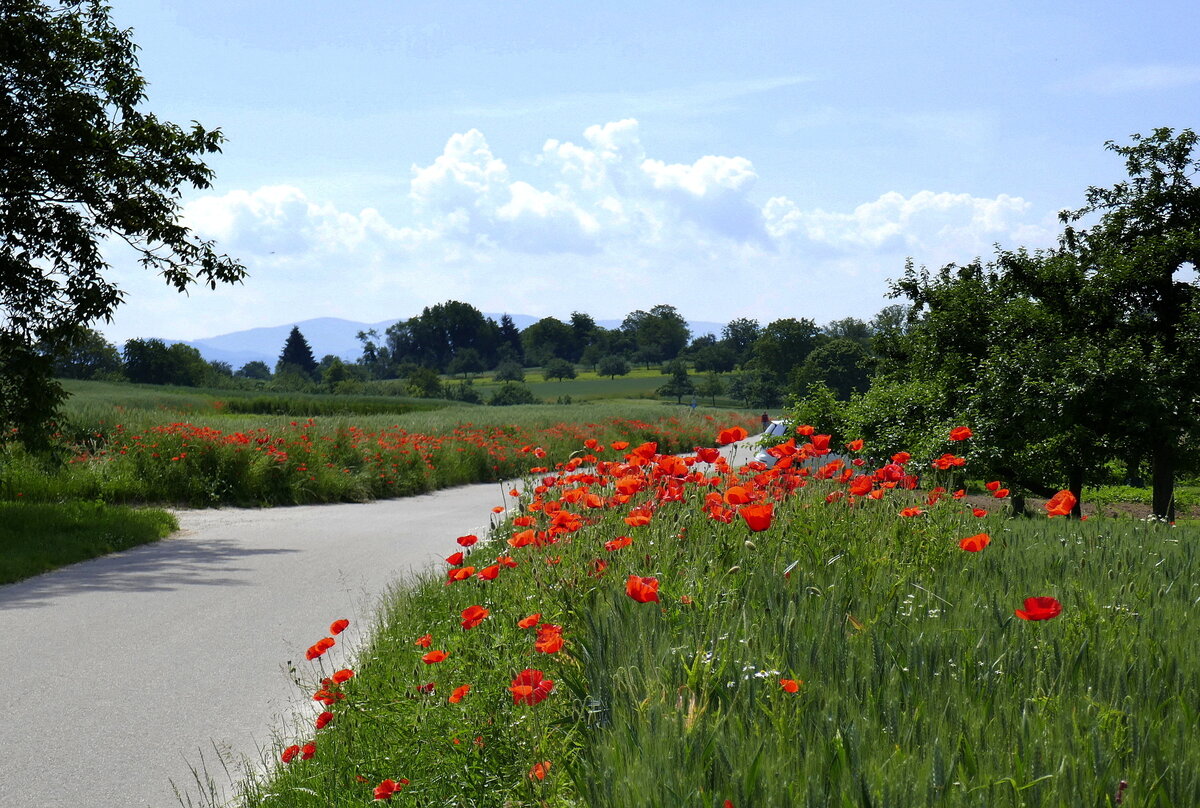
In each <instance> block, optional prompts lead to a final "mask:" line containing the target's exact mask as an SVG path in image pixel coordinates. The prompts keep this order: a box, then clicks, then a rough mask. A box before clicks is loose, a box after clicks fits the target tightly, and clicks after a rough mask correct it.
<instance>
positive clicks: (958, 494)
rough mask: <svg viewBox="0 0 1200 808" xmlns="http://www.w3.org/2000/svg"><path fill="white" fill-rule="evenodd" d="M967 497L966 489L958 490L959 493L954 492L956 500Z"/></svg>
mask: <svg viewBox="0 0 1200 808" xmlns="http://www.w3.org/2000/svg"><path fill="white" fill-rule="evenodd" d="M966 495H967V492H966V489H964V488H960V489H958V490H957V491H955V492H954V494H953V496H954V498H955V499H962V498H963V497H965V496H966Z"/></svg>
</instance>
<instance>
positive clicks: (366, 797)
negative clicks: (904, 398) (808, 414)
mask: <svg viewBox="0 0 1200 808" xmlns="http://www.w3.org/2000/svg"><path fill="white" fill-rule="evenodd" d="M802 451H804V450H802ZM742 459H745V458H744V457H743V458H742ZM691 462H692V461H688V460H684V459H679V458H674V457H670V456H664V455H661V454H658V453H656V451H655V449H654V448H653V447H643V448H637V447H634V451H633V453H632V454H625V455H623V457H622V459H620V460H618V461H616V462H602V463H600V464H599V465H598V466H597V468H596V470H595V472H591V471H583V470H578V469H572V468H570V467H566V468H560V469H557V470H556V471H555V472H554V473H551V474H539V475H535V476H534V479H533V480H532V481H531V484H530V486H529V488H528V489H527V490H529V491H531V492H532V494H531V495H530V496H527V497H525V498H523V499H522V500H521V504H522V510H521V514H520V516H518V517H516V518H514V519H512V520H510V521H509V522H507V523H505V524H503V525H501V526H500V527H499V528H498V529H497V530H495V531H493V533H492V535H489V536H485V537H480V540H479V541H478V542H475V541H474V537H460V538H459V540H457V541H456V539H455V537H452V536H447V537H446V554H447V565H446V567H445V568H444V569H443V570H442V571H440V572H433V573H430V574H429V576H428V577H427V578H426V579H425V581H424V582H423V584H422V585H420V586H417V587H415V588H412V589H410V590H405V591H402V592H399V593H397V595H396V596H395V598H394V599H393V601H392V602H391V603H390V605H389V606H388V608H387V609H386V610H385V611H384V612H383V614H382V615H381V616H380V618H379V622H378V625H377V626H376V627H375V635H374V637H375V638H374V641H373V643H372V644H371V646H370V647H369V648H367V649H366V650H365V652H364V653H361V654H359V655H358V656H357V658H356V659H349V658H347V657H344V656H342V655H341V649H340V647H339V646H338V645H337V640H336V639H335V636H336V632H337V631H338V630H340V626H339V625H338V624H336V623H334V624H333V625H331V626H330V627H329V628H330V630H331V632H332V633H331V634H330V635H329V636H327V637H326V638H325V639H324V640H322V639H321V637H322V635H323V634H324V633H325V632H324V631H323V630H322V627H315V630H314V635H313V640H314V643H315V644H314V645H313V646H312V647H311V648H310V649H309V650H308V653H307V657H308V658H309V660H310V662H309V663H308V664H307V667H305V666H304V665H302V670H303V671H306V673H303V674H302V675H303V676H304V677H305V679H304V681H305V685H306V687H307V688H308V689H307V690H306V691H305V693H304V694H303V695H302V696H301V698H303V699H305V700H307V699H308V697H309V696H312V698H313V699H314V700H313V701H312V702H311V704H312V707H311V716H312V721H314V722H315V727H314V724H312V723H309V724H308V725H307V726H298V727H296V735H295V736H294V737H291V738H287V739H285V740H284V741H283V742H281V744H280V746H279V748H278V749H277V752H279V754H280V755H281V759H280V762H278V763H277V770H276V772H275V773H274V775H273V776H271V777H269V778H267V779H263V780H259V781H253V780H252V781H247V782H246V783H244V784H243V792H244V796H245V798H246V799H247V801H248V804H250V805H255V806H264V808H265V806H307V805H313V806H317V805H320V806H342V805H346V806H348V805H361V804H365V803H368V802H370V801H371V799H372V797H374V798H375V799H377V800H383V799H391V800H393V801H394V802H396V803H397V804H436V805H456V804H461V805H468V804H469V805H480V806H483V805H496V806H501V805H553V806H597V808H599V806H643V805H656V806H715V807H717V808H720V807H721V806H725V808H728V807H729V806H760V805H794V806H818V805H820V806H824V805H841V806H871V805H904V806H908V805H934V804H936V805H949V806H1014V808H1015V806H1062V807H1063V808H1068V806H1070V807H1071V808H1074V806H1080V805H1094V806H1107V805H1113V804H1117V803H1120V804H1123V805H1137V806H1183V805H1195V804H1200V760H1198V759H1197V758H1196V755H1197V753H1196V751H1195V747H1194V744H1193V743H1192V742H1191V739H1192V738H1194V737H1195V734H1196V731H1197V720H1198V718H1197V716H1198V714H1197V712H1196V708H1195V705H1194V704H1192V703H1191V702H1190V695H1189V694H1192V693H1195V692H1197V688H1200V653H1198V652H1197V650H1196V647H1195V644H1194V643H1192V642H1190V640H1189V639H1188V638H1190V637H1194V636H1195V634H1196V632H1197V631H1200V618H1197V615H1196V612H1195V608H1194V601H1195V598H1196V592H1197V590H1198V589H1200V577H1198V576H1200V571H1198V568H1197V563H1196V562H1197V561H1198V560H1200V559H1197V557H1196V555H1197V550H1196V547H1197V546H1200V545H1198V544H1197V539H1200V535H1197V531H1196V529H1195V528H1194V527H1171V526H1167V525H1163V524H1160V523H1153V522H1141V521H1134V520H1128V519H1126V520H1111V519H1102V518H1093V519H1091V520H1088V521H1086V522H1079V521H1067V520H1064V519H1061V518H1056V519H1047V518H1046V517H1045V516H1041V517H1038V518H1035V519H1029V520H1008V519H1005V518H1003V516H1002V507H1001V506H1002V505H1003V503H1002V501H1000V500H995V505H994V506H993V507H990V508H985V509H979V510H982V511H983V512H982V513H980V512H979V510H976V509H973V508H972V507H970V506H967V505H966V504H964V503H963V502H962V501H961V500H959V499H955V498H953V497H951V496H949V495H946V496H943V497H937V496H932V497H930V498H927V497H926V495H923V494H920V495H919V494H917V493H916V492H905V491H903V490H897V489H889V488H887V487H886V484H885V483H884V482H883V480H884V479H885V478H884V477H882V476H881V475H880V474H877V473H876V474H873V473H872V469H871V468H870V467H869V466H868V467H866V468H865V469H862V470H858V469H854V468H853V467H852V466H849V465H842V463H841V461H837V462H836V464H832V465H826V466H824V467H822V465H821V464H822V463H823V462H824V461H817V462H816V463H813V462H809V463H807V464H805V465H801V464H799V463H797V464H795V465H794V466H792V467H791V468H790V469H779V470H772V471H766V470H763V469H762V468H761V467H757V468H756V467H754V466H741V467H738V466H737V465H736V464H735V465H732V466H731V465H724V464H723V463H721V462H720V461H718V462H717V464H716V465H715V466H712V467H709V466H705V465H704V464H699V465H691ZM910 468H911V469H912V470H913V471H912V473H914V474H919V473H922V470H921V464H920V463H919V462H918V461H916V460H914V461H912V463H911V465H910ZM956 482H957V480H956V479H955V478H952V477H950V476H948V475H942V476H941V477H937V478H931V479H930V483H939V484H941V485H942V486H944V487H946V488H951V487H952V486H954V485H955V484H956ZM868 492H869V493H871V494H872V496H867V494H868ZM875 492H881V493H880V494H879V495H878V496H879V499H875V498H874V495H875ZM930 500H932V501H930ZM337 617H338V615H330V619H331V621H332V620H335V619H336V618H337ZM298 650H299V649H298ZM314 694H315V695H314ZM293 743H294V744H295V745H294V746H290V745H289V744H293Z"/></svg>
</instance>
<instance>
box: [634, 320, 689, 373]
mask: <svg viewBox="0 0 1200 808" xmlns="http://www.w3.org/2000/svg"><path fill="white" fill-rule="evenodd" d="M621 330H622V331H624V332H625V333H626V334H628V335H629V336H630V337H631V338H632V340H633V343H634V345H635V346H636V351H635V357H637V358H638V359H639V360H640V361H641V362H644V363H645V364H646V365H647V366H649V365H652V364H655V363H657V362H665V361H667V360H670V359H674V358H675V357H677V356H678V355H679V352H680V351H682V350H683V348H684V346H685V345H687V343H688V337H689V336H690V334H691V331H690V329H689V328H688V324H687V321H686V320H684V319H683V317H681V316H680V315H679V313H678V312H677V311H675V307H674V306H666V305H658V306H655V307H654V308H652V309H650V311H648V312H645V311H641V310H638V311H634V312H631V313H630V314H629V315H627V316H626V317H625V319H624V321H622V323H621Z"/></svg>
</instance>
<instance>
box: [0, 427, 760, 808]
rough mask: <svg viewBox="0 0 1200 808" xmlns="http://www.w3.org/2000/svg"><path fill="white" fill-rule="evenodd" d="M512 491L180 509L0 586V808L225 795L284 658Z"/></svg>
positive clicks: (358, 619)
mask: <svg viewBox="0 0 1200 808" xmlns="http://www.w3.org/2000/svg"><path fill="white" fill-rule="evenodd" d="M753 440H754V438H751V439H750V440H748V441H743V442H742V443H741V444H735V445H732V446H727V447H725V448H724V449H723V450H722V453H723V454H725V455H726V457H729V458H730V459H731V462H735V463H737V462H745V461H747V460H749V459H750V454H751V452H750V451H746V449H743V448H740V447H745V446H746V445H747V444H749V443H752V442H753ZM751 451H752V450H751ZM511 487H512V484H510V483H505V484H487V485H471V486H463V487H461V488H451V489H446V490H444V491H438V492H435V493H432V494H423V495H421V496H417V497H408V498H405V499H392V500H383V501H379V502H371V503H366V504H348V505H306V506H299V507H291V508H273V509H263V510H243V509H220V510H204V511H181V512H178V513H177V516H178V517H179V523H180V528H181V529H180V530H179V531H178V532H177V533H175V534H174V535H172V536H171V537H169V538H167V539H164V540H162V541H160V542H157V543H154V544H149V545H144V546H142V547H137V548H134V549H132V550H127V551H125V552H122V553H116V554H114V555H110V556H105V557H103V558H97V559H93V560H91V561H85V562H83V563H80V564H76V565H73V566H70V567H65V568H63V569H59V570H55V571H54V572H50V573H46V574H45V575H41V576H38V577H36V578H31V579H29V580H26V581H21V582H19V583H15V584H8V585H5V586H0V638H2V639H3V642H4V643H5V645H6V649H5V650H6V651H7V653H6V654H5V655H4V656H3V662H0V678H2V680H3V681H4V683H5V684H6V686H7V687H9V688H10V691H9V694H8V699H7V702H8V705H7V707H6V709H5V712H4V726H3V727H2V728H0V808H60V807H61V808H67V806H70V808H78V807H79V806H95V807H96V808H161V806H178V805H180V800H179V798H177V797H176V793H175V787H176V786H177V787H178V788H179V789H180V790H181V791H183V792H185V794H186V795H187V796H188V797H190V799H191V800H192V803H191V804H195V805H207V804H209V801H208V799H202V796H204V795H205V794H206V792H205V791H203V790H202V789H200V788H198V787H197V784H196V780H195V779H194V775H193V770H194V769H195V768H198V767H199V766H200V765H201V761H202V760H203V763H204V766H205V768H206V769H207V771H208V773H209V774H210V775H214V776H215V778H216V781H217V782H216V785H217V787H218V788H219V789H220V788H223V789H224V791H225V793H226V794H228V786H229V783H230V776H229V775H226V774H225V772H224V769H223V766H222V762H221V761H222V760H224V761H226V763H227V764H231V765H232V769H231V773H232V776H233V777H234V778H237V777H239V775H240V773H241V772H240V769H239V767H240V765H241V762H242V761H245V760H251V761H255V760H258V759H259V750H262V749H268V750H269V749H270V745H271V742H272V735H271V733H272V731H273V730H278V729H280V728H281V726H282V721H283V718H282V717H283V716H285V715H287V714H289V713H290V712H291V710H292V708H293V707H294V706H295V705H296V704H297V702H298V699H299V696H300V694H299V691H298V690H297V688H296V687H295V685H294V684H293V683H292V681H291V679H290V677H289V676H288V674H287V671H286V663H287V661H288V660H297V659H302V658H303V653H304V649H306V648H307V647H308V646H309V645H311V644H312V643H314V642H315V641H316V640H318V639H320V638H321V637H323V636H325V633H326V631H327V629H328V627H329V623H330V622H331V621H332V620H334V619H337V618H342V617H345V618H349V619H350V621H351V628H350V630H349V631H347V632H346V634H345V635H343V638H342V640H341V644H342V645H343V646H347V647H350V648H353V647H355V646H356V645H357V644H358V643H359V641H360V640H361V635H360V634H359V632H360V631H362V630H365V629H368V628H369V627H370V624H371V621H372V618H373V616H374V615H375V612H376V608H377V606H378V603H379V599H380V597H381V596H382V595H383V594H384V593H386V592H387V591H388V589H389V587H391V586H393V585H396V584H397V583H403V582H404V581H405V580H407V579H409V577H410V576H411V575H412V574H413V573H414V572H417V571H420V570H423V569H427V568H429V567H430V566H431V565H432V564H434V563H435V562H440V561H441V559H442V558H444V557H445V556H446V555H447V554H449V553H450V552H451V551H452V550H453V549H456V545H454V543H453V541H454V538H455V537H456V536H460V535H462V534H465V533H478V534H479V535H481V536H482V535H483V534H484V532H486V531H487V529H488V527H489V518H490V517H492V508H493V507H495V506H497V505H507V504H511V502H512V500H511V498H509V497H507V496H506V495H505V491H507V490H508V489H510V488H511ZM505 500H508V502H506V501H505Z"/></svg>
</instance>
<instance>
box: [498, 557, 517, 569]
mask: <svg viewBox="0 0 1200 808" xmlns="http://www.w3.org/2000/svg"><path fill="white" fill-rule="evenodd" d="M496 561H497V563H499V564H503V565H504V566H506V567H508V568H510V569H511V568H513V567H516V566H517V562H516V560H515V559H514V558H513V557H512V556H500V557H499V558H497V559H496Z"/></svg>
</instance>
